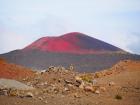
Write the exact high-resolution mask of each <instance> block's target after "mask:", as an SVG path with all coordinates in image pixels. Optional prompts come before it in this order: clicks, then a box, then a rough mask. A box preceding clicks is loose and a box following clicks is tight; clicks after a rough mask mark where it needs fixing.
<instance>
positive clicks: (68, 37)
mask: <svg viewBox="0 0 140 105" xmlns="http://www.w3.org/2000/svg"><path fill="white" fill-rule="evenodd" d="M29 50H38V51H45V52H55V53H73V54H100V53H109V52H111V53H112V52H122V53H125V51H124V50H122V49H120V48H117V47H115V46H113V45H110V44H108V43H105V42H103V41H100V40H98V39H95V38H93V37H90V36H87V35H85V34H82V33H79V32H72V33H67V34H64V35H62V36H58V37H43V38H40V39H39V40H37V41H35V42H33V43H32V44H31V45H29V46H27V47H26V48H24V49H23V51H29Z"/></svg>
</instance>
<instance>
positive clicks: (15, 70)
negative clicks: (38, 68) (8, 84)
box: [0, 58, 33, 79]
mask: <svg viewBox="0 0 140 105" xmlns="http://www.w3.org/2000/svg"><path fill="white" fill-rule="evenodd" d="M32 75H33V71H32V70H31V69H27V68H24V67H22V66H18V65H15V64H9V63H7V62H6V61H5V60H3V59H1V58H0V78H7V79H20V78H25V77H28V76H32Z"/></svg>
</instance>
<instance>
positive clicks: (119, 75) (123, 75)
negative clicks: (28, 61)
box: [0, 60, 140, 105]
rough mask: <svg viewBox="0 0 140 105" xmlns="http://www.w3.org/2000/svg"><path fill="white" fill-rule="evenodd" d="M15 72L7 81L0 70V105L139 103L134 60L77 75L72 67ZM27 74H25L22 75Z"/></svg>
mask: <svg viewBox="0 0 140 105" xmlns="http://www.w3.org/2000/svg"><path fill="white" fill-rule="evenodd" d="M1 62H3V61H1ZM3 63H4V65H5V68H4V69H5V70H7V71H6V72H11V71H8V69H7V68H6V67H7V66H6V65H10V64H7V63H6V62H3ZM3 63H1V64H3ZM0 67H1V66H0ZM2 67H4V66H2ZM8 67H9V68H12V67H13V66H12V67H11V66H8ZM14 68H16V69H15V70H16V71H18V69H19V68H20V67H17V66H15V65H14ZM19 71H20V73H18V74H17V75H14V73H15V72H12V73H11V74H12V75H14V76H13V77H10V78H9V77H8V75H9V74H7V73H5V72H3V71H2V69H1V70H0V72H2V73H3V75H2V76H1V78H5V79H0V105H139V103H140V62H138V61H129V60H127V61H121V62H119V63H117V64H116V65H114V66H113V67H112V68H110V69H108V70H103V71H101V72H95V73H78V72H75V70H74V68H73V66H70V67H69V68H63V67H53V66H52V67H50V68H48V69H47V70H43V71H40V72H39V71H36V72H35V71H31V70H27V69H26V70H25V69H23V68H22V70H21V68H20V70H19ZM19 71H18V72H19ZM28 71H29V73H26V72H28ZM22 72H23V73H22ZM4 73H5V74H4ZM24 73H25V74H26V75H25V74H24ZM22 74H23V75H22ZM21 77H22V78H21ZM11 79H12V81H11ZM7 81H10V82H7ZM11 83H12V84H11ZM13 84H14V85H13Z"/></svg>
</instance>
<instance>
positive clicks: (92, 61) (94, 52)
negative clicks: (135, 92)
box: [0, 32, 140, 72]
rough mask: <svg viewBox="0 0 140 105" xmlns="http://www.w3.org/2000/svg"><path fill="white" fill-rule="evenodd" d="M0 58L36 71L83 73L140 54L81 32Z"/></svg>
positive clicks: (42, 39)
mask: <svg viewBox="0 0 140 105" xmlns="http://www.w3.org/2000/svg"><path fill="white" fill-rule="evenodd" d="M0 57H3V58H5V59H6V60H7V61H9V62H12V63H15V64H18V65H22V66H26V67H30V68H33V69H45V68H47V67H48V66H51V65H54V66H58V65H62V66H65V67H67V66H69V65H70V64H73V65H75V67H76V70H78V71H80V72H93V71H97V70H102V69H106V68H110V67H111V66H113V65H114V64H116V63H117V62H118V61H120V60H125V59H131V60H140V56H139V55H134V54H130V53H128V52H126V51H124V50H122V49H120V48H118V47H115V46H113V45H110V44H108V43H106V42H103V41H100V40H98V39H95V38H92V37H89V36H87V35H85V34H82V33H78V32H73V33H68V34H65V35H62V36H59V37H43V38H40V39H39V40H37V41H35V42H33V43H32V44H31V45H29V46H27V47H25V48H24V49H21V50H15V51H11V52H9V53H5V54H1V55H0Z"/></svg>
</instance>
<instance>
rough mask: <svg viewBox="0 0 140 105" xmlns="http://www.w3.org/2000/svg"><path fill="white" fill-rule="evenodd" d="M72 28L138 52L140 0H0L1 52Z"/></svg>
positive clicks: (139, 49)
mask: <svg viewBox="0 0 140 105" xmlns="http://www.w3.org/2000/svg"><path fill="white" fill-rule="evenodd" d="M74 31H76V32H82V33H85V34H88V35H90V36H92V37H95V38H98V39H100V40H103V41H106V42H108V43H110V44H113V45H115V46H118V47H120V48H122V49H125V50H127V51H130V52H133V53H137V54H140V47H139V45H140V0H0V53H5V52H8V51H11V50H15V49H21V48H24V47H25V46H27V45H28V44H30V43H31V42H33V41H35V40H37V39H38V38H40V37H44V36H56V35H57V36H58V35H61V34H64V33H67V32H74Z"/></svg>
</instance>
